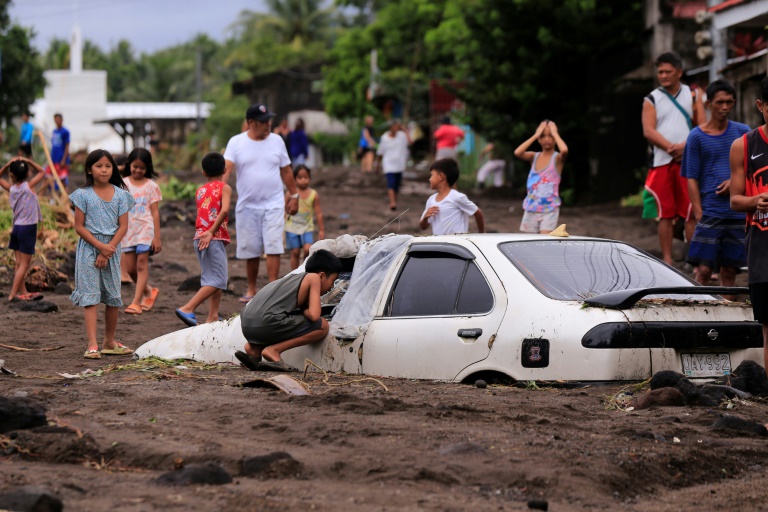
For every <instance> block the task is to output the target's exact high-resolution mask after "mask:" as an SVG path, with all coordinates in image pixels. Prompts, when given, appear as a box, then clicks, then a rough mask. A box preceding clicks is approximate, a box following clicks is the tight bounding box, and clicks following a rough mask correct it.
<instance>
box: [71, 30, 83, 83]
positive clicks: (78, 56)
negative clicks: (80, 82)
mask: <svg viewBox="0 0 768 512" xmlns="http://www.w3.org/2000/svg"><path fill="white" fill-rule="evenodd" d="M69 70H70V71H71V72H72V74H73V75H74V74H77V73H80V72H82V71H83V38H82V36H81V35H80V27H78V26H77V25H75V28H73V29H72V38H71V39H70V41H69Z"/></svg>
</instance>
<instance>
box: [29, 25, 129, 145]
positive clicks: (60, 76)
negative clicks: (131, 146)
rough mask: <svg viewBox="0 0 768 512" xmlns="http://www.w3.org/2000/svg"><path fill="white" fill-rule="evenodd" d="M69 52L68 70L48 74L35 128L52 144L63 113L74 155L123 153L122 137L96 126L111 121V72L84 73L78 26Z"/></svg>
mask: <svg viewBox="0 0 768 512" xmlns="http://www.w3.org/2000/svg"><path fill="white" fill-rule="evenodd" d="M69 52H70V53H69V64H70V68H69V69H68V70H65V69H62V70H59V69H56V70H48V71H45V72H44V76H45V79H46V81H47V82H48V83H47V85H46V87H45V92H44V96H43V99H42V100H38V101H36V102H35V104H34V105H32V108H31V110H32V114H34V118H35V119H34V123H35V126H37V127H38V128H41V129H42V131H43V133H44V134H45V136H46V138H48V140H49V141H50V134H51V132H52V131H53V129H54V128H55V127H56V125H55V124H54V122H53V115H54V114H56V113H61V115H62V117H63V118H64V126H65V127H66V128H67V129H68V130H69V132H70V143H69V149H70V153H72V152H75V151H78V150H83V149H84V150H88V151H91V150H94V149H98V148H102V149H107V150H110V151H122V147H123V143H122V139H121V138H120V136H118V135H117V134H116V133H115V132H114V131H112V129H111V128H110V127H109V126H107V125H105V124H94V123H93V121H96V120H99V119H105V118H106V117H107V72H106V71H103V70H90V69H89V70H83V44H82V36H81V34H80V28H79V27H78V26H75V27H74V29H73V30H72V37H71V39H70V46H69ZM49 143H50V142H49Z"/></svg>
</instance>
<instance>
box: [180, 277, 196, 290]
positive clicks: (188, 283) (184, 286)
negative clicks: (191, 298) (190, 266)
mask: <svg viewBox="0 0 768 512" xmlns="http://www.w3.org/2000/svg"><path fill="white" fill-rule="evenodd" d="M199 289H200V276H189V277H188V278H186V279H185V280H184V281H182V283H181V284H180V285H179V287H178V288H176V291H177V292H197V290H199Z"/></svg>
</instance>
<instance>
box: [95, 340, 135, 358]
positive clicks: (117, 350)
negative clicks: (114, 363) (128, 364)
mask: <svg viewBox="0 0 768 512" xmlns="http://www.w3.org/2000/svg"><path fill="white" fill-rule="evenodd" d="M101 353H102V354H104V355H105V356H129V355H131V354H133V350H131V349H129V348H128V347H126V346H125V345H123V344H122V343H115V346H114V347H112V348H104V349H102V350H101Z"/></svg>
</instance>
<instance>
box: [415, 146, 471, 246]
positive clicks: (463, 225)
mask: <svg viewBox="0 0 768 512" xmlns="http://www.w3.org/2000/svg"><path fill="white" fill-rule="evenodd" d="M458 179H459V164H458V163H457V162H456V160H454V159H453V158H443V159H440V160H435V161H434V162H432V165H431V166H430V167H429V188H431V189H432V190H436V191H437V193H436V194H433V195H431V196H430V197H429V199H427V207H426V208H425V209H424V213H423V214H422V215H421V222H419V227H421V229H422V230H425V229H427V228H428V227H429V226H432V234H433V235H453V234H455V233H469V218H470V217H474V218H475V222H477V231H478V232H480V233H485V217H483V211H482V210H481V209H480V208H478V207H477V205H476V204H475V203H473V202H472V201H470V200H469V198H468V197H467V196H466V195H465V194H462V193H461V192H459V191H457V190H454V189H453V184H454V183H456V181H457V180H458Z"/></svg>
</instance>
